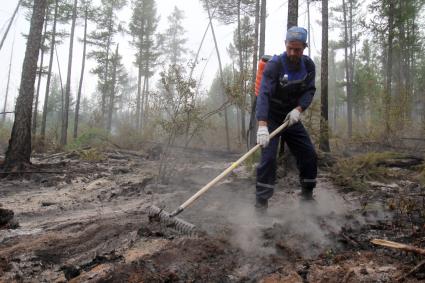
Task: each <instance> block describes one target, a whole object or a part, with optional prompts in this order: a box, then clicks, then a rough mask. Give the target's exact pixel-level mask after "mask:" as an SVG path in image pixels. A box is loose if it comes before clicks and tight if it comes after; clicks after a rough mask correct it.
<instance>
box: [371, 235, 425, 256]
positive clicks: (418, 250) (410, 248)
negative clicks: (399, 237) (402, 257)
mask: <svg viewBox="0 0 425 283" xmlns="http://www.w3.org/2000/svg"><path fill="white" fill-rule="evenodd" d="M371 242H372V244H375V245H378V246H384V247H387V248H393V249H397V250H402V251H406V252H413V253H417V254H420V255H424V256H425V249H421V248H418V247H415V246H411V245H406V244H401V243H397V242H392V241H387V240H382V239H373V240H371Z"/></svg>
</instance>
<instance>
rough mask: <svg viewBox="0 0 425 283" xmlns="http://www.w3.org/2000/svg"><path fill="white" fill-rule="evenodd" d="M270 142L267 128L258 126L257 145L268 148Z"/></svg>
mask: <svg viewBox="0 0 425 283" xmlns="http://www.w3.org/2000/svg"><path fill="white" fill-rule="evenodd" d="M269 141H270V135H269V129H268V128H267V126H261V125H260V126H258V131H257V143H258V144H260V145H261V146H262V147H266V146H267V145H268V144H269Z"/></svg>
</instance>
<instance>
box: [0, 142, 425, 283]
mask: <svg viewBox="0 0 425 283" xmlns="http://www.w3.org/2000/svg"><path fill="white" fill-rule="evenodd" d="M88 156H89V157H90V156H91V157H92V159H94V158H93V156H94V157H96V158H98V159H99V161H93V160H92V161H87V159H88V158H87V157H88ZM237 158H238V155H237V154H225V153H219V152H200V151H194V150H190V151H187V150H186V151H185V150H175V152H174V154H173V157H172V158H170V159H169V160H168V161H167V166H168V169H171V170H169V172H172V174H171V175H169V176H167V178H165V179H163V181H161V182H158V178H157V174H158V170H159V160H157V154H151V153H149V152H132V151H118V150H108V151H103V152H95V153H93V152H91V154H90V155H88V154H82V153H81V152H71V153H59V154H54V155H38V156H36V157H35V158H34V159H33V163H34V164H35V165H36V168H40V170H39V171H43V172H46V171H49V172H50V173H31V174H29V173H27V174H23V175H22V176H20V177H19V178H16V176H15V177H14V178H11V177H8V178H3V179H2V180H1V184H0V200H1V204H2V209H7V210H11V211H13V213H14V217H13V220H14V224H13V225H9V226H7V225H3V226H2V228H3V229H1V230H0V281H1V282H66V281H71V282H353V283H354V282H395V281H396V280H398V279H399V278H401V277H403V276H404V275H406V274H407V272H409V270H410V269H412V268H413V267H414V266H415V265H416V264H417V263H419V261H420V260H421V258H420V257H419V256H417V255H414V254H410V253H409V254H408V253H404V252H400V251H394V250H388V249H384V248H380V247H376V246H373V245H372V244H371V243H370V240H371V239H374V238H382V239H389V240H394V241H400V242H405V243H410V244H414V245H416V246H418V247H421V246H422V247H423V246H424V245H425V240H424V239H425V233H424V228H425V227H424V226H421V225H423V222H421V221H423V219H422V220H421V218H420V211H419V212H418V211H415V210H410V211H409V213H407V212H406V211H407V205H408V204H410V203H407V200H406V198H407V197H406V198H404V199H403V200H402V199H400V198H399V197H398V196H400V195H401V194H403V195H406V191H408V192H409V193H412V192H415V193H416V191H419V192H420V191H421V190H422V188H420V186H419V185H418V184H415V183H413V182H411V181H409V183H406V182H407V180H400V182H398V183H394V184H389V185H386V184H382V183H379V184H378V185H377V184H371V190H373V193H370V194H366V195H365V194H359V193H354V192H350V193H347V192H345V191H344V190H341V189H340V188H336V187H334V186H333V185H332V183H331V182H330V181H329V178H328V176H327V175H326V174H327V173H325V172H322V173H321V174H320V178H319V183H318V186H317V190H316V191H315V197H316V202H315V203H312V204H305V203H301V202H300V201H299V198H298V195H297V193H298V184H297V178H296V176H295V175H294V174H289V175H288V176H286V177H285V178H283V179H281V180H280V181H279V185H278V189H277V190H276V192H275V195H274V196H273V198H272V199H271V201H270V204H269V206H270V207H269V211H268V212H267V214H258V213H257V212H256V211H255V210H254V207H253V203H254V190H255V188H254V184H255V180H254V178H253V174H252V170H253V169H252V168H248V167H246V166H243V167H241V168H238V169H237V170H235V172H233V173H232V174H231V175H230V176H229V177H228V178H226V179H225V180H223V181H222V182H220V183H219V184H218V185H217V186H215V187H214V188H212V189H211V190H210V191H209V192H207V193H206V194H205V195H204V196H202V197H201V198H200V199H199V200H197V201H196V202H195V203H194V204H193V205H192V206H191V207H189V208H188V209H187V210H186V211H184V212H183V213H182V214H181V215H180V216H179V217H181V218H183V219H185V220H186V221H189V222H191V223H193V224H195V225H197V227H198V229H199V230H200V231H201V232H200V233H199V234H198V236H190V237H188V236H186V235H184V234H181V233H180V232H178V231H174V230H172V229H170V228H169V227H166V226H164V225H163V224H161V223H157V222H150V221H149V218H148V215H147V209H148V207H149V206H150V205H152V204H155V205H157V206H160V207H164V209H166V210H167V211H169V212H170V211H172V210H174V209H175V208H177V207H178V206H179V205H180V204H181V203H182V202H184V201H185V200H186V199H188V198H189V197H190V196H191V195H192V194H194V193H195V192H196V191H197V190H199V189H200V188H201V187H202V186H203V185H205V184H206V183H207V182H209V181H210V180H211V179H213V178H214V177H215V176H216V175H218V174H219V173H220V172H221V171H222V170H224V169H225V168H226V167H227V166H229V165H230V164H231V162H232V161H234V160H236V159H237ZM164 180H166V181H164ZM403 182H404V183H403ZM406 184H408V185H406ZM415 190H416V191H415ZM416 200H417V201H421V199H420V198H419V197H418V198H416ZM397 201H398V203H400V202H402V201H404V202H406V204H404V203H403V205H400V206H397ZM394 206H397V209H394ZM403 209H405V210H403ZM418 213H419V214H418ZM9 218H10V217H9ZM424 278H425V269H424V268H418V270H417V271H415V272H413V273H412V274H411V275H409V276H407V277H406V278H403V280H404V281H405V282H420V281H421V280H423V279H424Z"/></svg>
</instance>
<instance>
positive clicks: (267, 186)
mask: <svg viewBox="0 0 425 283" xmlns="http://www.w3.org/2000/svg"><path fill="white" fill-rule="evenodd" d="M278 127H279V125H277V124H275V123H273V122H270V123H269V125H268V128H269V132H270V133H271V132H272V131H274V130H275V129H276V128H278ZM279 139H282V144H283V142H286V144H287V145H288V147H289V149H290V150H291V152H292V154H293V155H294V156H295V158H296V160H297V168H298V171H299V177H300V183H301V186H302V188H303V189H307V190H312V189H313V188H314V187H315V185H316V176H317V154H316V151H315V150H314V146H313V144H312V142H311V140H310V137H309V135H308V133H307V131H306V129H305V128H304V126H303V124H302V123H301V122H298V123H296V124H294V125H292V126H290V127H289V128H287V129H285V130H284V131H283V132H281V133H280V134H279V135H277V136H275V137H274V138H272V139H271V140H270V143H269V144H268V146H266V147H265V148H262V150H261V161H260V163H259V165H258V167H257V184H256V197H257V199H259V200H268V199H269V198H271V197H272V195H273V192H274V186H275V183H276V169H277V149H278V145H279Z"/></svg>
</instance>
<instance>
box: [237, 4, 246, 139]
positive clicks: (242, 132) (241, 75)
mask: <svg viewBox="0 0 425 283" xmlns="http://www.w3.org/2000/svg"><path fill="white" fill-rule="evenodd" d="M238 42H239V48H238V53H239V87H240V90H241V95H242V105H241V113H240V118H241V129H240V132H239V130H238V135H241V136H242V140H245V132H246V125H245V104H246V93H245V92H244V81H245V66H244V62H243V56H242V36H241V0H238Z"/></svg>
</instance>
